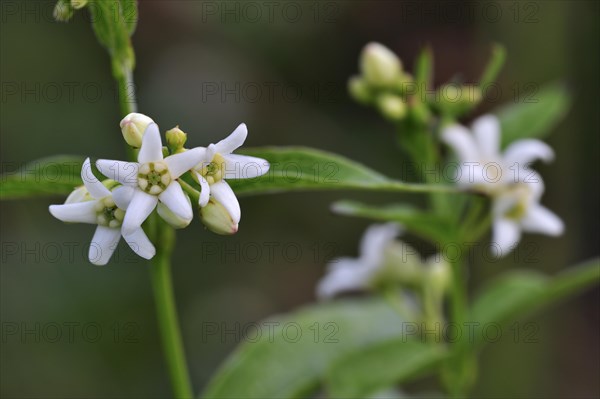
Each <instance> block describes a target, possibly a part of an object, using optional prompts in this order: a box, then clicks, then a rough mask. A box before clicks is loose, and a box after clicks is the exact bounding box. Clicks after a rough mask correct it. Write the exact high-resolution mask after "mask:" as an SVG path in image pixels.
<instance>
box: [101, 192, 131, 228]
mask: <svg viewBox="0 0 600 399" xmlns="http://www.w3.org/2000/svg"><path fill="white" fill-rule="evenodd" d="M95 210H96V223H97V224H98V225H99V226H106V227H111V228H117V227H120V226H121V224H122V223H123V219H124V218H125V211H124V210H123V209H121V208H119V207H118V206H117V205H116V204H115V201H114V200H113V199H112V197H106V198H103V199H101V200H98V202H97V204H96V209H95Z"/></svg>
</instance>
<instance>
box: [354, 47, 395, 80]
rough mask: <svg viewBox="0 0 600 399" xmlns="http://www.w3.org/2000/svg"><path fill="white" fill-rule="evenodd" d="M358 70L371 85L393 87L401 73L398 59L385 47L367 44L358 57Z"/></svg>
mask: <svg viewBox="0 0 600 399" xmlns="http://www.w3.org/2000/svg"><path fill="white" fill-rule="evenodd" d="M360 69H361V72H362V74H363V76H364V78H365V79H366V80H367V81H368V82H369V83H370V84H372V85H374V86H378V87H385V86H389V85H393V84H394V81H395V80H396V79H397V78H398V76H399V75H400V72H401V71H402V64H401V62H400V59H399V58H398V57H397V56H396V54H394V53H393V52H392V51H391V50H390V49H388V48H387V47H385V46H383V45H381V44H379V43H369V44H367V45H366V46H365V48H364V49H363V51H362V53H361V56H360Z"/></svg>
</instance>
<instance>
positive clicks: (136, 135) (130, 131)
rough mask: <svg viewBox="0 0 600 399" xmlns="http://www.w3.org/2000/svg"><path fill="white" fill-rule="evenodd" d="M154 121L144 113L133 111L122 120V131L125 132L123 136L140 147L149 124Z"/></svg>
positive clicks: (131, 144) (132, 144)
mask: <svg viewBox="0 0 600 399" xmlns="http://www.w3.org/2000/svg"><path fill="white" fill-rule="evenodd" d="M153 122H154V121H153V120H152V119H151V118H150V117H148V116H146V115H144V114H138V113H135V112H133V113H131V114H129V115H127V116H126V117H125V118H123V120H122V121H121V123H120V125H121V131H122V132H123V138H124V139H125V141H126V142H127V144H129V145H130V146H132V147H135V148H140V147H141V146H142V137H143V136H144V132H145V131H146V128H147V127H148V125H150V124H151V123H153Z"/></svg>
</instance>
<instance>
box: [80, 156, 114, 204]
mask: <svg viewBox="0 0 600 399" xmlns="http://www.w3.org/2000/svg"><path fill="white" fill-rule="evenodd" d="M81 180H83V184H84V185H85V188H86V189H87V190H88V192H89V193H90V195H91V196H92V198H95V199H100V198H104V197H106V196H108V195H110V190H109V189H108V188H106V187H105V186H104V184H102V183H101V182H100V180H98V179H97V178H96V176H94V174H93V173H92V164H91V163H90V159H89V158H86V159H85V161H84V162H83V166H82V168H81Z"/></svg>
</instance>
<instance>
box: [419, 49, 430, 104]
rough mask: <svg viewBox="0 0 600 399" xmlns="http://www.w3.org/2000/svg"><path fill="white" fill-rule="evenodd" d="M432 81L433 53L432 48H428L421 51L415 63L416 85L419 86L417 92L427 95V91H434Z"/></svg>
mask: <svg viewBox="0 0 600 399" xmlns="http://www.w3.org/2000/svg"><path fill="white" fill-rule="evenodd" d="M432 81H433V53H432V51H431V48H429V47H426V48H424V49H423V50H421V53H420V54H419V56H418V57H417V60H416V62H415V83H416V84H417V91H418V92H419V93H425V92H427V90H430V89H431V90H432V89H433V87H431V84H432ZM421 100H423V98H421Z"/></svg>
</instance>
